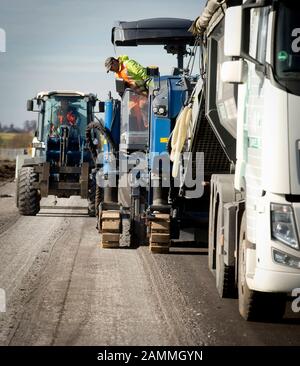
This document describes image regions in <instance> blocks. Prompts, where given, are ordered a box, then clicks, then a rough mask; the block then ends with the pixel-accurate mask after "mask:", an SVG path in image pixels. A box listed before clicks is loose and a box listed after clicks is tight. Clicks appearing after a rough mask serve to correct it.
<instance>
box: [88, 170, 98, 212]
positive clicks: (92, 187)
mask: <svg viewBox="0 0 300 366" xmlns="http://www.w3.org/2000/svg"><path fill="white" fill-rule="evenodd" d="M96 185H97V184H96V179H95V177H94V176H93V178H92V179H91V180H90V184H89V193H88V215H89V216H90V217H95V216H96V204H95V200H96ZM98 207H99V205H98Z"/></svg>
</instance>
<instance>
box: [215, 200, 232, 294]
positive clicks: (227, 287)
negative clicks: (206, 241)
mask: <svg viewBox="0 0 300 366" xmlns="http://www.w3.org/2000/svg"><path fill="white" fill-rule="evenodd" d="M218 206H219V207H218V209H217V212H218V218H217V227H216V230H217V232H216V234H217V235H216V242H215V243H216V244H215V245H216V287H217V290H218V293H219V296H220V297H221V298H236V295H237V291H236V285H235V268H234V266H227V265H226V264H225V263H224V254H223V251H222V242H221V233H222V226H223V224H222V223H223V218H222V215H223V210H222V209H221V207H220V206H221V204H220V203H219V205H218Z"/></svg>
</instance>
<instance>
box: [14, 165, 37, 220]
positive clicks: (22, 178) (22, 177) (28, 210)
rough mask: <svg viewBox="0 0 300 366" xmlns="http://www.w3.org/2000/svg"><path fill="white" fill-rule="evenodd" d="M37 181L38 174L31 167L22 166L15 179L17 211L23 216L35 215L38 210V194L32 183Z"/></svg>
mask: <svg viewBox="0 0 300 366" xmlns="http://www.w3.org/2000/svg"><path fill="white" fill-rule="evenodd" d="M37 181H38V174H37V173H35V172H34V169H33V167H23V168H21V170H20V172H19V178H18V180H17V185H18V187H17V196H18V208H19V212H20V214H21V215H23V216H35V215H36V214H37V213H38V212H39V211H40V195H39V192H38V189H37V188H34V187H33V183H35V182H37Z"/></svg>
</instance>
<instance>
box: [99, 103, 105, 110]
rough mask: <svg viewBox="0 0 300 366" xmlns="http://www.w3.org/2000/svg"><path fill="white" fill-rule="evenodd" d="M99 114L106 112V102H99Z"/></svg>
mask: <svg viewBox="0 0 300 366" xmlns="http://www.w3.org/2000/svg"><path fill="white" fill-rule="evenodd" d="M99 112H100V113H104V112H105V102H99Z"/></svg>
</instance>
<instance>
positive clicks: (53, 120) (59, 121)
mask: <svg viewBox="0 0 300 366" xmlns="http://www.w3.org/2000/svg"><path fill="white" fill-rule="evenodd" d="M86 124H87V102H86V101H85V100H84V99H83V98H78V97H63V96H53V97H50V98H48V99H47V100H46V102H45V114H44V126H43V127H44V128H43V130H44V131H43V135H44V136H43V137H44V141H45V140H46V139H47V138H48V137H58V136H59V135H60V130H61V126H62V125H65V126H68V127H69V129H70V131H72V135H73V136H75V135H76V136H78V137H79V136H82V137H84V135H85V128H86Z"/></svg>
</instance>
